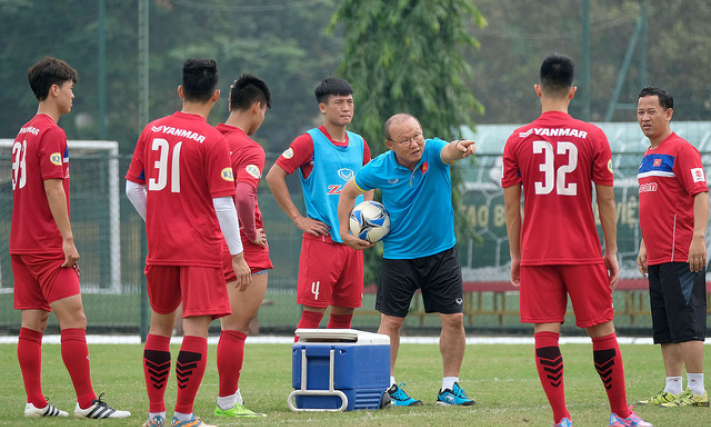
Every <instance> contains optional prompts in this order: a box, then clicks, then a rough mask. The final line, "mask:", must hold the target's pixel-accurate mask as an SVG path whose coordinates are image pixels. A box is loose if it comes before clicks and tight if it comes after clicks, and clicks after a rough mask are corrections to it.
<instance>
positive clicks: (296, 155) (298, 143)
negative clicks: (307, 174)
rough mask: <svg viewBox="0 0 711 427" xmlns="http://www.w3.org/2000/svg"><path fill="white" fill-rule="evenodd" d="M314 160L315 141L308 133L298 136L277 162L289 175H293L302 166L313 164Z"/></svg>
mask: <svg viewBox="0 0 711 427" xmlns="http://www.w3.org/2000/svg"><path fill="white" fill-rule="evenodd" d="M313 158H314V141H313V139H311V135H309V134H308V133H302V134H301V135H299V136H297V137H296V139H294V141H293V142H292V143H291V145H290V146H289V148H287V149H286V151H284V152H283V153H282V154H281V156H279V158H278V159H277V161H276V164H278V165H279V166H281V168H282V169H284V170H285V171H286V172H287V173H289V174H292V173H294V171H295V170H297V169H298V168H300V167H301V166H304V165H307V164H309V163H311V160H313Z"/></svg>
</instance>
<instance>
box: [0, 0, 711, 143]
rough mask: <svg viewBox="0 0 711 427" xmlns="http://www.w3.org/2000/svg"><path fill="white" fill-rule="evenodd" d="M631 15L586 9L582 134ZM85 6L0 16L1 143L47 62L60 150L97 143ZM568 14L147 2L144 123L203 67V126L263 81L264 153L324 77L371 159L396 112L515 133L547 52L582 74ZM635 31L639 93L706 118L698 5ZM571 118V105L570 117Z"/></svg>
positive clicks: (710, 39)
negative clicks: (346, 92) (650, 92)
mask: <svg viewBox="0 0 711 427" xmlns="http://www.w3.org/2000/svg"><path fill="white" fill-rule="evenodd" d="M104 1H105V5H106V16H107V19H106V22H105V28H106V52H107V53H106V58H107V61H106V71H105V72H106V81H107V92H106V93H107V118H106V120H107V122H106V124H107V134H108V135H109V137H110V138H111V139H116V140H118V141H119V142H120V144H121V150H122V152H125V153H127V152H130V151H131V149H132V146H133V144H134V143H135V140H136V139H137V137H138V133H139V132H140V129H142V127H143V125H144V123H138V105H137V100H138V93H137V91H138V87H137V86H138V85H137V78H138V63H137V50H138V38H137V37H138V36H137V22H138V5H137V3H138V2H137V1H125V0H104ZM642 1H643V0H600V1H594V2H590V8H591V10H590V27H591V58H592V79H591V80H592V81H591V88H592V93H591V99H592V101H591V105H592V119H593V120H602V119H603V117H604V114H605V111H606V110H607V107H608V103H609V100H610V98H611V96H612V93H613V88H614V85H615V81H616V79H617V75H618V74H619V70H620V66H621V64H622V60H623V57H624V55H625V51H626V50H627V48H628V44H629V41H630V38H631V36H632V32H633V28H634V25H635V22H636V20H637V19H638V18H639V16H640V13H641V4H642ZM98 3H99V1H98V0H63V1H61V2H46V1H42V0H3V1H1V2H0V28H2V31H1V32H0V42H1V43H2V46H3V49H2V50H1V51H0V79H2V81H3V82H4V86H5V88H4V90H3V91H0V113H1V114H0V135H2V137H9V138H12V137H14V135H15V134H16V132H17V129H18V127H19V126H20V125H21V124H22V123H24V122H25V121H26V120H27V119H28V118H29V117H30V116H31V115H32V114H33V113H34V109H35V108H36V101H35V100H34V99H33V98H32V94H31V92H30V91H29V88H28V85H27V81H26V77H25V71H26V70H27V68H28V67H29V66H30V65H31V64H32V63H34V62H35V61H36V60H37V59H39V58H40V57H42V56H44V55H53V56H57V57H60V58H62V59H65V60H67V61H68V62H69V63H70V64H72V65H73V66H74V67H76V68H77V70H78V71H79V73H80V83H79V85H77V88H76V91H75V92H76V95H77V99H76V102H75V107H74V111H73V112H72V114H71V115H69V116H67V117H66V118H64V119H63V122H62V126H63V127H64V128H65V129H66V130H67V134H68V136H69V138H72V139H96V138H97V135H98V120H99V118H98V117H97V111H98V81H99V79H98V72H99V70H98V36H97V35H98V30H99V24H100V23H99V21H98ZM581 4H582V1H573V2H571V1H569V0H535V1H526V2H522V1H518V0H475V1H467V0H428V1H423V0H394V1H391V2H390V1H389V2H383V1H379V0H362V1H349V0H343V1H337V0H294V1H290V2H283V1H281V0H264V1H261V2H253V1H249V0H239V1H238V0H200V1H198V0H150V94H149V99H150V110H149V111H150V118H151V119H153V118H157V117H160V116H163V115H166V114H170V113H171V112H172V111H174V110H176V109H178V108H179V106H180V100H179V98H178V96H177V91H176V87H177V86H178V84H180V67H181V65H182V62H183V61H184V60H185V59H186V58H188V57H198V56H201V57H212V58H215V59H216V60H217V61H218V63H219V64H220V69H221V73H222V76H221V85H220V86H221V89H222V90H223V97H222V100H221V101H220V104H218V106H217V107H216V109H215V111H214V112H213V114H212V117H211V120H210V121H211V122H213V123H217V122H218V121H220V120H224V119H225V118H226V117H227V93H228V91H229V83H230V82H231V81H232V80H233V79H234V78H235V77H236V76H238V75H239V74H241V73H243V72H252V73H255V74H257V75H260V76H261V77H263V78H264V79H266V80H267V81H268V82H269V84H270V86H271V87H272V90H273V93H274V108H273V111H271V112H270V113H269V115H268V116H267V120H266V122H265V123H264V125H263V127H262V129H261V130H260V131H259V133H258V134H257V137H258V138H259V139H260V140H262V142H263V143H264V144H265V146H266V148H267V151H270V152H280V151H281V150H283V149H284V148H285V147H286V146H287V145H288V144H289V143H290V142H291V140H292V139H293V137H294V136H296V135H297V134H298V133H299V132H301V131H303V130H305V129H308V128H309V127H311V126H313V125H314V124H316V123H318V122H319V119H320V117H319V115H318V110H317V108H316V102H315V100H314V98H313V88H314V87H315V85H316V84H317V83H318V82H319V81H320V80H321V79H322V78H324V77H327V76H329V75H339V76H343V77H346V78H350V79H352V80H353V82H352V83H353V84H354V88H355V90H356V98H357V100H358V104H357V105H356V116H355V123H354V125H353V130H355V131H359V132H361V133H363V134H364V136H365V137H366V139H367V140H368V141H369V142H371V143H372V144H373V145H374V148H376V149H377V150H383V149H384V145H383V144H382V141H381V140H382V136H381V135H380V132H379V127H380V126H381V125H382V121H380V119H382V117H384V116H387V115H388V114H390V113H391V112H394V111H400V110H408V111H411V112H414V113H416V114H417V115H419V116H420V119H423V117H425V116H426V119H423V120H426V121H427V126H426V131H427V132H426V133H427V134H428V135H435V134H436V135H439V136H441V137H447V136H448V134H447V132H448V129H450V128H451V127H452V126H453V125H457V124H473V123H522V122H527V121H530V120H532V119H534V118H535V117H536V116H537V115H538V110H539V106H538V100H537V99H536V97H535V95H534V94H533V91H532V85H533V84H534V83H535V82H536V75H537V69H538V66H539V64H540V61H541V58H542V57H543V56H545V55H546V54H547V53H549V52H551V51H559V52H564V53H567V54H569V55H571V56H572V57H573V58H574V59H575V60H576V62H577V63H578V65H580V64H581V54H582V52H581V30H580V29H581V20H582V15H581V13H582V12H581V10H582V9H581ZM50 17H51V19H50ZM648 17H649V19H648V30H647V35H646V36H647V43H648V55H647V58H648V60H647V64H648V71H647V76H648V78H647V80H648V81H647V83H648V84H652V85H658V86H662V87H666V88H667V89H669V90H670V91H671V93H672V94H673V95H674V97H675V101H676V108H675V110H676V111H675V120H706V119H707V118H708V117H709V112H711V79H710V78H709V70H711V64H710V62H711V57H709V55H708V52H709V50H711V26H709V25H708V22H711V3H709V2H707V1H705V0H670V1H666V2H663V3H658V2H648ZM327 29H328V30H327ZM450 42H453V43H454V44H450ZM460 55H461V56H460ZM460 57H461V58H463V60H460V59H459V58H460ZM637 57H638V55H635V57H634V58H633V62H632V67H631V69H630V72H629V73H628V75H627V77H626V80H625V85H624V86H623V91H622V96H621V99H620V100H621V102H627V103H630V102H634V101H635V100H636V94H637V92H638V90H639V89H640V88H639V75H640V70H639V68H638V65H637V59H638V58H637ZM579 95H580V93H579ZM580 109H581V107H580V104H579V103H576V102H573V104H572V113H573V115H576V114H578V113H580V111H581V110H580ZM450 120H455V121H456V123H454V122H450ZM613 120H618V121H619V120H622V121H629V120H634V112H633V111H625V110H619V111H617V112H616V113H615V115H614V116H613ZM376 152H379V151H376Z"/></svg>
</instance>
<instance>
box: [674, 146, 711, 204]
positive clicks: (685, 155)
mask: <svg viewBox="0 0 711 427" xmlns="http://www.w3.org/2000/svg"><path fill="white" fill-rule="evenodd" d="M674 174H675V175H676V176H677V177H678V178H679V182H680V183H681V186H682V187H684V189H685V190H686V191H688V192H689V196H691V197H693V196H695V195H697V194H699V193H702V192H704V191H709V187H708V185H707V184H706V173H705V172H704V165H703V163H701V155H700V154H699V150H697V149H696V147H694V146H693V145H691V144H688V143H683V144H681V145H680V147H679V152H678V153H677V155H676V161H675V162H674Z"/></svg>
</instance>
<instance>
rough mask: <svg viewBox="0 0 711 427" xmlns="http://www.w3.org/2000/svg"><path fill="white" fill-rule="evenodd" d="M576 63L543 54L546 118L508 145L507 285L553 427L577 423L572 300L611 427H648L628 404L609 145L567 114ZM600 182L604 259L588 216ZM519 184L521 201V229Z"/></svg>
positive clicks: (505, 177) (591, 128)
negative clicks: (567, 388) (566, 332)
mask: <svg viewBox="0 0 711 427" xmlns="http://www.w3.org/2000/svg"><path fill="white" fill-rule="evenodd" d="M573 72H574V66H573V61H572V60H571V59H570V58H569V57H567V56H564V55H556V54H552V55H549V56H547V57H546V58H545V59H544V60H543V63H542V65H541V69H540V84H537V85H535V86H534V89H535V91H536V94H537V95H538V96H539V97H540V98H541V106H542V114H541V116H540V117H539V118H538V119H537V120H535V121H533V122H532V123H530V124H528V125H526V126H524V127H521V128H519V129H517V130H515V131H514V133H513V134H512V135H511V136H510V137H509V139H508V141H507V142H506V146H505V147H504V173H503V177H502V179H501V186H502V187H503V188H504V203H505V205H506V226H507V230H508V238H509V245H510V251H511V283H513V285H514V286H517V287H519V286H520V290H521V321H522V322H525V323H533V324H534V332H535V347H536V352H535V354H536V358H535V360H536V367H537V369H538V376H539V378H540V380H541V384H542V386H543V390H544V391H545V393H546V396H547V397H548V401H549V402H550V404H551V407H552V409H553V420H554V422H555V424H554V426H560V427H567V426H571V425H572V421H571V420H572V419H571V416H570V412H568V409H567V407H566V405H565V392H564V383H563V358H562V356H561V353H560V347H559V345H558V338H559V336H560V327H561V324H562V323H563V321H564V319H565V312H566V306H567V302H568V295H570V299H571V301H572V303H573V310H574V311H575V320H576V325H577V326H578V327H581V328H585V329H586V330H587V332H588V335H590V337H591V338H592V342H593V360H594V362H595V369H596V370H597V372H598V374H599V375H600V378H601V379H602V381H603V384H604V386H605V389H606V391H607V397H608V400H609V402H610V407H611V409H612V414H611V416H610V426H651V424H649V423H647V422H644V421H642V420H641V419H640V418H639V417H638V416H637V415H636V414H635V413H634V412H631V411H630V407H629V406H628V404H627V397H626V390H625V375H624V370H623V366H622V355H621V354H620V347H619V345H618V343H617V336H616V334H615V327H614V325H613V323H612V318H613V311H612V290H613V289H615V287H616V286H617V284H618V282H619V266H618V263H617V241H616V235H617V227H616V223H615V218H616V217H615V195H614V191H613V188H612V184H613V174H612V161H611V152H610V144H609V143H608V142H607V137H605V134H604V133H603V132H602V130H600V129H599V128H598V127H596V126H593V125H591V124H589V123H586V122H583V121H580V120H575V119H573V118H572V117H570V115H569V114H568V107H569V105H570V100H571V99H573V96H574V95H575V91H576V89H577V88H576V87H574V86H573ZM593 184H595V190H596V192H597V204H598V208H599V211H600V222H601V223H602V231H603V234H604V237H605V255H604V256H603V255H602V252H601V250H600V239H599V238H598V235H597V230H596V228H595V219H594V217H593V211H592V187H593ZM521 186H523V194H524V200H525V204H524V209H525V212H524V216H523V226H522V224H521V192H522V190H521Z"/></svg>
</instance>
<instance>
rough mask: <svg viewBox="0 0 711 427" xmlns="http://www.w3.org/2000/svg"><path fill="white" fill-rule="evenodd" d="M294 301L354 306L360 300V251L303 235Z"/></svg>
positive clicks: (361, 273)
mask: <svg viewBox="0 0 711 427" xmlns="http://www.w3.org/2000/svg"><path fill="white" fill-rule="evenodd" d="M296 302H297V303H299V304H301V305H305V306H308V307H317V308H326V307H328V306H330V305H333V306H336V307H344V308H358V307H360V306H361V305H362V304H363V251H356V250H354V249H351V248H349V247H348V246H346V245H344V244H342V243H334V242H333V241H331V240H330V238H329V239H327V241H323V240H322V238H321V237H319V238H315V237H309V236H304V238H303V240H302V242H301V257H300V259H299V283H298V285H297V290H296Z"/></svg>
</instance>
